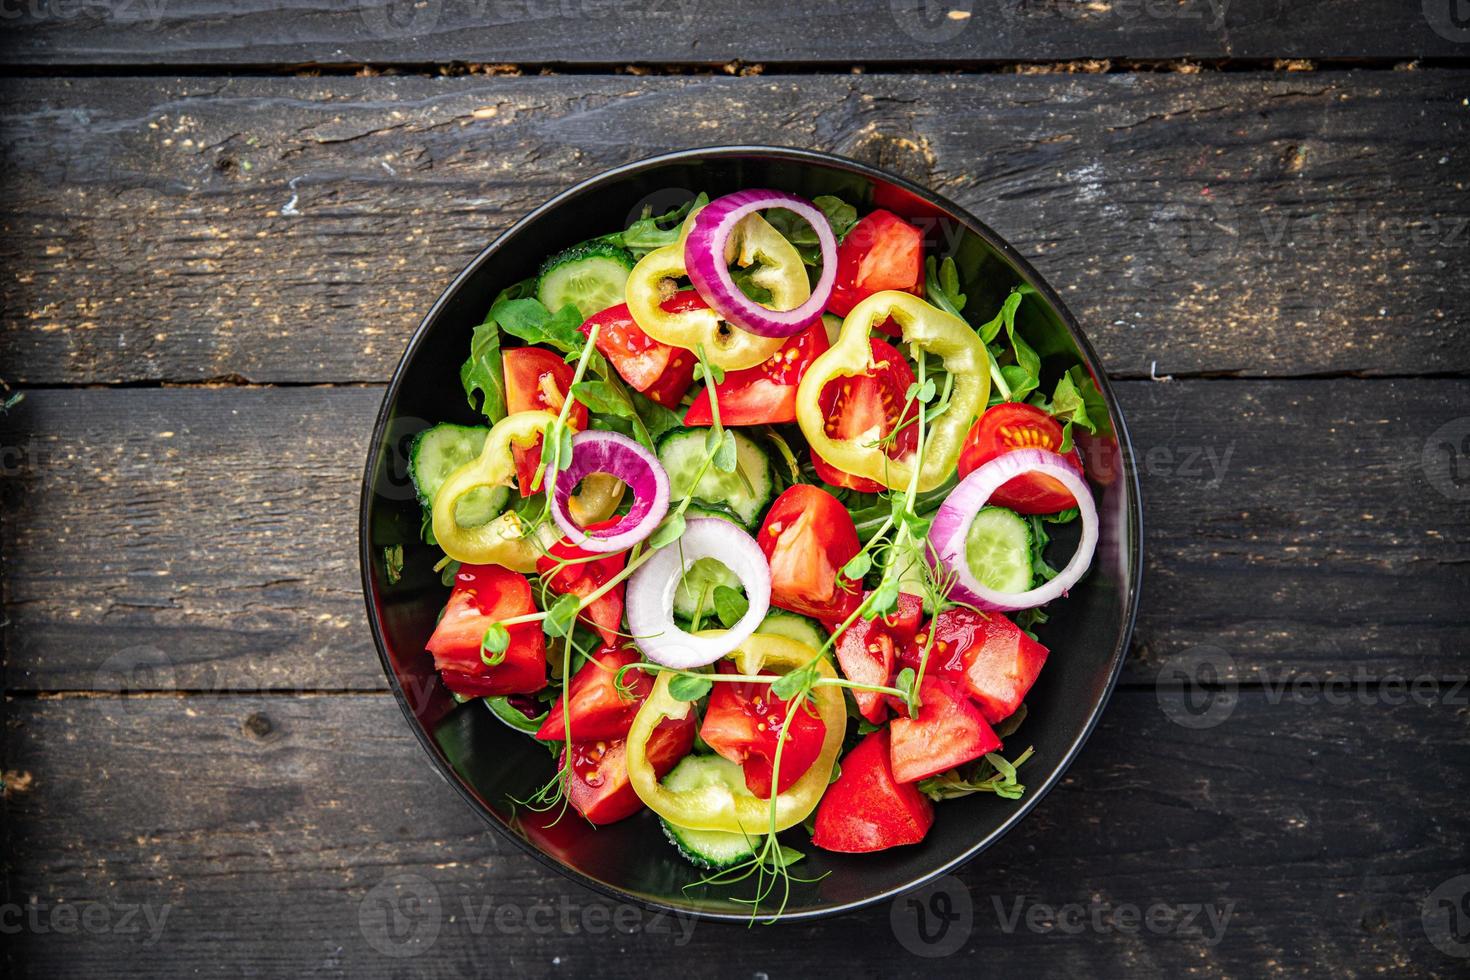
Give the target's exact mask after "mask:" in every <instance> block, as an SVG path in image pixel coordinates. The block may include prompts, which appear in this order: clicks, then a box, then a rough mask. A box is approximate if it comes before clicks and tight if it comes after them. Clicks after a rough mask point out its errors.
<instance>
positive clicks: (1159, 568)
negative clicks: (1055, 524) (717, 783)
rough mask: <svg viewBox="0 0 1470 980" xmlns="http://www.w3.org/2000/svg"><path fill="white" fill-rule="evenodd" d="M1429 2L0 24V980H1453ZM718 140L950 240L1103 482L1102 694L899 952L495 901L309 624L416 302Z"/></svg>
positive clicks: (1441, 379) (351, 625) (519, 893)
mask: <svg viewBox="0 0 1470 980" xmlns="http://www.w3.org/2000/svg"><path fill="white" fill-rule="evenodd" d="M1463 6H1464V5H1463V4H1460V5H1459V6H1458V7H1457V6H1456V5H1455V3H1454V2H1453V0H1424V2H1423V3H1422V4H1420V3H1416V2H1412V0H1318V2H1316V3H1313V4H1294V3H1289V2H1287V0H1234V2H1227V0H1208V2H1207V0H1167V2H1165V0H1130V2H1125V0H1101V2H1093V3H1081V2H1075V0H1025V2H1021V0H1002V2H998V3H987V4H979V3H971V2H968V0H949V2H948V3H931V4H928V5H926V4H925V3H924V2H923V0H893V2H891V3H890V2H886V0H851V2H845V3H837V2H815V0H809V2H807V3H790V2H767V0H760V2H751V3H744V4H735V3H728V2H723V3H717V2H709V0H619V2H612V0H473V2H463V0H421V2H418V3H416V4H411V3H408V2H400V3H398V4H396V5H394V6H390V7H386V8H385V7H383V6H381V5H379V3H378V0H361V3H360V4H358V3H353V2H351V0H338V2H334V3H327V4H294V3H292V4H288V3H280V2H277V0H239V2H224V0H96V2H89V3H65V4H63V3H61V2H59V0H57V2H51V3H46V2H45V0H35V2H29V3H24V4H21V3H16V4H9V5H7V6H6V7H5V9H4V12H3V19H4V25H3V29H4V40H3V42H0V44H3V52H4V57H3V61H4V63H5V67H4V69H3V74H4V78H3V80H0V102H3V105H0V119H3V122H0V125H3V134H0V143H3V160H4V179H3V184H0V187H3V190H0V195H3V201H0V211H3V215H0V255H3V272H0V302H3V327H0V331H3V332H0V378H3V379H4V380H5V382H7V383H8V385H9V388H10V390H11V391H12V392H14V393H17V394H21V395H23V396H24V397H23V400H22V401H20V402H19V403H18V404H16V405H14V406H13V407H12V408H11V409H10V410H9V412H8V413H7V414H6V415H5V417H4V418H3V419H0V424H3V428H4V438H3V456H0V463H3V467H4V473H5V477H4V485H5V486H4V500H5V507H4V511H3V515H4V516H3V532H4V533H3V589H4V604H5V618H6V621H7V622H6V628H5V629H4V631H3V637H4V644H5V664H4V671H5V675H4V686H5V699H4V715H5V723H4V748H3V753H4V760H3V769H4V800H5V802H4V807H5V824H4V835H5V846H4V863H5V874H6V891H5V894H4V896H3V904H0V933H4V934H6V935H5V939H4V958H5V969H4V973H5V975H6V976H15V977H20V976H45V977H53V976H65V977H72V976H89V977H90V976H123V975H126V976H135V977H148V978H158V977H173V976H192V975H224V976H307V975H310V976H343V977H353V978H367V977H390V976H391V977H400V976H402V977H407V976H444V977H449V976H488V975H506V976H510V975H514V976H519V975H523V974H530V975H542V974H554V973H562V974H564V975H568V976H585V975H592V974H594V973H596V974H612V975H619V976H629V977H634V976H636V977H644V976H650V975H658V974H660V973H664V972H667V973H669V974H671V975H677V976H685V975H689V974H691V973H693V974H698V975H701V976H704V975H719V976H725V975H730V976H739V975H745V976H757V977H761V976H783V975H796V976H801V975H811V974H814V973H818V974H820V973H850V974H856V975H862V976H879V975H881V976H888V975H895V974H911V975H924V976H929V975H934V974H943V975H977V974H980V973H982V972H983V973H995V974H997V975H1006V974H1012V975H1027V976H1029V975H1058V974H1074V975H1094V974H1096V975H1110V976H1112V975H1116V976H1153V975H1157V976H1181V975H1185V974H1191V975H1208V976H1216V975H1221V976H1223V975H1230V976H1255V975H1273V974H1283V975H1293V974H1298V973H1304V972H1307V973H1321V974H1331V975H1337V976H1342V975H1356V974H1369V973H1378V972H1393V973H1407V974H1424V975H1430V974H1437V975H1455V974H1458V975H1464V974H1465V972H1466V970H1467V969H1470V959H1467V958H1466V956H1467V954H1470V946H1467V944H1470V878H1467V877H1464V875H1465V874H1466V873H1467V872H1470V846H1467V839H1470V817H1467V808H1466V798H1467V793H1470V756H1467V753H1470V708H1467V704H1470V689H1467V687H1466V685H1465V675H1466V672H1467V668H1466V663H1467V660H1466V657H1467V644H1470V615H1467V612H1470V329H1467V325H1470V230H1467V223H1470V200H1467V193H1466V177H1465V174H1466V165H1467V160H1470V156H1467V154H1470V101H1467V97H1470V72H1467V71H1466V69H1470V21H1467V20H1466V19H1465V18H1464V16H1463V13H1462V8H1463ZM734 142H763V143H779V144H790V145H795V146H804V147H816V148H820V149H825V150H831V151H834V152H837V153H841V154H846V155H850V156H853V157H857V158H859V159H863V160H868V161H872V162H876V163H878V164H880V165H882V166H885V167H889V168H891V169H893V170H896V171H898V172H900V173H903V174H905V175H907V176H909V177H912V178H914V179H916V180H918V181H920V182H922V183H924V184H927V185H929V186H932V187H933V188H935V189H936V190H938V191H939V192H941V193H943V194H946V195H949V196H951V197H953V198H954V199H955V200H957V201H959V202H960V203H961V204H963V205H964V206H966V207H968V208H969V209H971V210H972V211H974V212H975V213H976V214H978V215H980V216H981V217H982V218H983V219H984V220H986V221H987V222H989V223H990V224H991V225H993V226H994V227H995V228H996V229H997V230H998V231H999V232H1000V233H1001V234H1003V235H1004V236H1006V237H1007V238H1009V239H1010V240H1011V241H1012V242H1013V243H1015V244H1016V245H1017V246H1018V247H1019V248H1020V249H1021V251H1022V252H1023V253H1025V254H1026V255H1028V257H1030V258H1031V259H1032V260H1033V261H1034V262H1035V263H1036V265H1037V266H1038V267H1039V268H1040V269H1041V270H1042V272H1043V273H1044V274H1045V275H1046V276H1048V277H1049V278H1050V280H1051V281H1052V282H1053V283H1054V284H1055V285H1056V286H1057V287H1058V288H1059V289H1060V290H1061V291H1062V293H1063V294H1064V295H1065V296H1066V297H1067V299H1068V301H1069V302H1070V303H1071V304H1072V306H1073V309H1074V310H1075V311H1076V312H1077V313H1078V315H1079V316H1080V318H1081V319H1082V321H1083V323H1084V325H1085V327H1086V329H1087V330H1088V331H1089V333H1090V335H1091V337H1092V339H1093V341H1094V343H1095V344H1096V346H1097V347H1098V349H1099V350H1100V351H1101V353H1102V355H1103V357H1104V359H1105V361H1106V364H1107V365H1108V368H1109V370H1110V371H1111V372H1112V375H1113V377H1114V378H1115V379H1117V381H1118V385H1117V387H1118V391H1119V396H1120V398H1121V399H1122V400H1123V403H1124V408H1125V410H1126V412H1127V413H1128V417H1129V420H1130V422H1131V424H1132V428H1133V432H1134V436H1135V440H1136V443H1137V447H1138V455H1139V464H1140V468H1141V470H1142V472H1143V486H1144V493H1145V505H1146V524H1147V542H1146V547H1147V566H1148V570H1147V575H1146V578H1145V593H1146V597H1145V604H1144V607H1143V610H1142V612H1141V615H1140V618H1139V625H1138V632H1137V637H1136V642H1135V647H1134V651H1133V655H1132V657H1131V659H1130V662H1129V664H1128V666H1127V669H1126V674H1125V677H1124V681H1123V684H1122V685H1121V687H1120V689H1119V691H1118V693H1117V695H1116V696H1115V697H1114V698H1113V701H1112V704H1111V706H1110V707H1109V709H1108V711H1107V714H1106V716H1105V718H1104V719H1103V722H1102V725H1101V727H1100V729H1099V731H1098V732H1097V734H1096V736H1095V737H1094V738H1093V740H1092V742H1091V743H1090V744H1089V745H1088V747H1087V749H1086V751H1085V752H1084V754H1083V755H1082V757H1081V760H1080V761H1079V762H1078V763H1077V765H1076V766H1074V767H1073V769H1072V771H1071V773H1070V775H1069V776H1068V777H1067V779H1066V781H1065V783H1064V784H1063V785H1062V786H1061V788H1060V789H1058V790H1057V791H1056V792H1055V793H1053V794H1052V795H1051V796H1050V797H1049V798H1047V799H1046V800H1045V801H1044V802H1043V803H1042V804H1041V806H1040V807H1039V808H1038V809H1037V811H1036V812H1035V814H1034V815H1033V816H1032V817H1031V818H1030V819H1029V820H1027V821H1026V822H1025V823H1024V824H1023V825H1022V826H1021V827H1020V828H1019V829H1018V830H1017V831H1016V832H1014V833H1012V834H1011V835H1010V836H1009V837H1008V838H1006V839H1005V840H1004V841H1003V842H1001V844H1000V845H998V846H997V847H995V848H994V849H992V850H991V851H989V852H988V853H986V854H985V855H984V857H983V858H981V859H980V860H978V861H976V862H975V863H974V864H973V865H972V866H970V867H969V868H967V869H966V870H965V871H964V872H963V873H962V874H961V875H960V876H959V881H958V882H956V881H951V882H947V883H946V884H945V885H944V886H943V889H942V890H941V892H940V893H932V894H928V895H925V896H921V898H922V900H923V902H924V903H925V904H924V905H923V908H925V910H926V911H927V913H928V918H927V919H926V920H925V922H924V923H923V924H922V925H923V928H924V931H923V932H922V933H921V932H920V923H919V922H918V920H917V918H916V913H915V911H914V907H913V906H910V905H907V904H905V903H900V904H899V905H897V906H895V907H894V908H888V907H881V908H875V909H872V910H869V911H868V912H865V913H862V914H858V915H853V916H849V917H846V918H843V919H839V920H835V921H827V922H822V923H819V924H812V925H802V926H799V927H775V928H754V929H744V928H740V927H730V926H721V925H714V924H699V925H697V926H696V925H694V924H692V923H688V922H679V921H673V920H659V919H655V917H653V916H652V915H650V914H643V913H640V912H637V911H634V910H628V909H618V908H615V907H612V906H610V905H609V904H608V903H606V902H604V901H602V900H601V899H599V898H597V897H595V896H594V895H592V894H591V893H588V892H585V891H583V890H581V889H579V888H578V887H576V886H573V885H571V884H569V883H567V882H566V881H563V880H562V879H561V878H559V877H556V876H554V875H552V874H550V873H549V872H547V871H546V870H545V869H544V868H542V867H541V866H540V865H539V864H537V863H535V862H534V861H532V860H531V859H529V858H528V857H526V856H524V855H522V854H521V853H520V852H519V851H517V850H516V849H515V848H513V847H511V846H509V845H508V844H506V843H504V842H502V841H501V840H500V839H499V838H498V837H497V836H495V835H494V834H492V833H491V832H490V831H488V830H487V828H486V827H484V826H483V825H482V824H481V823H480V822H479V820H478V818H477V817H476V816H475V815H474V814H473V813H472V812H471V811H470V810H469V809H467V808H466V807H465V806H464V805H463V804H462V803H461V801H460V800H459V799H457V798H456V796H455V794H454V792H453V791H452V790H451V789H450V788H449V787H448V786H446V785H444V784H443V782H442V781H441V780H440V779H439V778H438V777H437V776H436V775H435V774H434V772H433V770H432V769H431V768H430V766H429V765H428V763H427V760H426V759H425V757H424V755H423V753H422V750H421V749H420V748H419V747H418V745H417V744H415V742H414V740H413V738H412V737H411V735H410V734H409V730H408V727H407V725H406V724H405V723H404V721H403V718H402V717H401V716H400V713H399V710H398V708H397V706H396V705H395V704H394V702H393V700H392V698H391V697H390V696H389V695H388V694H387V692H386V690H385V683H384V678H383V676H382V674H381V672H380V670H379V667H378V662H377V658H376V657H375V656H374V654H373V651H372V649H371V643H370V640H369V637H368V632H367V628H366V625H365V622H364V616H363V610H362V606H361V598H360V595H359V589H358V573H357V559H356V536H355V535H356V529H355V521H356V513H357V508H356V502H357V494H358V480H359V473H360V469H361V464H362V461H363V459H364V454H365V451H366V440H367V436H368V430H369V420H370V418H371V416H372V414H373V412H374V410H375V409H376V407H377V405H378V402H379V399H380V397H381V395H382V385H383V383H384V382H385V380H386V379H387V378H388V376H389V373H390V372H391V370H392V368H393V366H394V364H395V363H396V361H397V358H398V356H399V354H400V352H401V350H402V347H403V344H404V341H405V339H406V337H407V335H408V333H409V331H410V330H411V329H412V328H413V326H414V325H415V324H416V322H417V321H418V319H419V317H420V316H421V315H422V313H423V312H424V311H425V310H426V309H427V307H428V305H429V303H430V302H431V301H432V299H433V298H434V297H435V296H436V295H437V293H438V292H439V290H440V289H441V288H442V287H443V285H444V284H445V283H446V282H447V281H448V280H449V278H450V277H451V276H452V275H453V274H454V272H456V271H457V270H458V269H459V268H460V267H461V265H462V264H463V263H464V262H465V261H467V260H468V259H469V258H470V257H471V256H472V255H473V254H474V253H475V252H476V251H478V250H479V249H480V248H481V247H482V246H483V245H484V244H485V243H486V242H487V241H488V240H489V239H490V238H492V237H493V236H494V235H495V234H496V233H497V232H498V231H500V230H501V229H502V228H504V227H505V226H506V225H508V224H509V223H510V222H511V221H513V220H514V219H515V218H516V217H518V216H519V215H520V214H522V213H524V212H525V211H527V210H528V209H530V208H531V207H533V206H534V205H536V204H537V203H538V202H539V201H541V200H542V199H544V198H545V197H547V196H548V195H550V194H551V193H553V192H555V191H557V190H560V189H562V188H564V187H566V186H567V185H569V184H570V183H572V182H574V181H576V180H577V179H579V178H582V177H586V176H589V175H591V174H594V173H596V172H598V171H600V170H602V169H604V168H606V167H609V166H613V165H615V164H620V163H624V162H627V161H630V160H634V159H637V158H640V157H643V156H647V155H650V154H653V153H656V152H659V151H663V150H668V149H674V148H679V147H684V146H689V145H700V144H715V143H734ZM936 954H948V955H942V956H941V955H936Z"/></svg>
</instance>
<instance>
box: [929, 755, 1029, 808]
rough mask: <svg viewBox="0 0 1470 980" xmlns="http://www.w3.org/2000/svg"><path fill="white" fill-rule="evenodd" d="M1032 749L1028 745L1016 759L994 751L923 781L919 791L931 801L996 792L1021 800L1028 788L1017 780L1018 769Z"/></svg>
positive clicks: (1011, 798)
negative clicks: (1011, 760) (1010, 758)
mask: <svg viewBox="0 0 1470 980" xmlns="http://www.w3.org/2000/svg"><path fill="white" fill-rule="evenodd" d="M1032 751H1033V750H1032V749H1029V748H1028V749H1027V750H1026V751H1025V752H1022V753H1021V754H1020V755H1019V756H1017V757H1016V761H1015V762H1009V761H1007V760H1006V758H1005V756H1002V755H1000V754H999V753H996V752H991V753H990V754H988V755H986V756H985V758H984V760H982V761H981V762H980V763H979V764H978V765H975V766H971V767H961V769H952V770H950V771H949V772H943V773H940V774H939V775H937V776H931V777H929V778H928V779H921V780H919V784H918V785H919V792H921V793H923V794H924V795H925V796H927V797H929V798H930V799H931V800H952V799H956V798H958V797H961V796H969V795H970V794H971V793H994V794H995V795H997V796H1000V797H1002V798H1004V799H1007V800H1019V799H1020V798H1021V796H1022V795H1023V794H1024V793H1025V792H1026V787H1025V786H1022V785H1021V784H1020V783H1019V782H1017V781H1016V769H1017V767H1019V766H1020V765H1021V764H1022V763H1023V762H1025V761H1026V760H1027V759H1029V758H1031V755H1032ZM967 770H968V772H969V774H968V775H966V771H967Z"/></svg>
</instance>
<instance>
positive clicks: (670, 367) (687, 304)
mask: <svg viewBox="0 0 1470 980" xmlns="http://www.w3.org/2000/svg"><path fill="white" fill-rule="evenodd" d="M661 305H662V306H663V308H664V310H665V311H666V312H668V313H683V312H684V311H686V310H701V309H704V308H705V306H706V305H707V304H706V303H705V301H704V300H702V299H700V298H699V294H698V293H696V292H695V291H694V290H692V289H686V290H684V291H683V292H680V293H676V294H674V296H673V297H672V298H671V299H668V300H665V301H664V302H663V303H662V304H661ZM593 324H596V325H597V327H598V329H597V350H598V351H599V352H600V353H601V354H602V356H603V357H606V358H607V359H608V360H609V361H611V362H612V366H613V369H614V370H615V371H617V372H618V375H619V376H620V377H622V379H623V380H624V381H626V382H628V384H630V385H632V386H633V388H635V389H636V390H638V391H640V392H642V393H643V394H644V395H646V396H647V397H648V398H649V399H651V400H653V401H655V402H658V403H659V404H660V405H662V406H664V407H665V408H675V407H677V406H678V404H679V402H680V400H681V399H683V397H684V392H686V391H688V390H689V386H690V385H691V384H692V383H693V382H694V355H693V354H691V353H690V352H689V351H687V350H685V349H684V348H682V347H673V346H670V345H669V344H665V343H661V342H659V341H657V340H654V339H653V338H652V337H650V336H648V334H646V333H644V332H643V328H641V327H639V326H638V324H637V323H636V322H635V321H634V320H633V314H632V313H630V312H628V304H626V303H619V304H618V305H617V306H610V307H608V308H607V309H605V310H603V311H602V312H601V313H598V314H596V315H595V316H592V317H589V318H588V319H587V322H586V323H584V324H582V333H583V334H588V335H590V334H591V332H592V325H593Z"/></svg>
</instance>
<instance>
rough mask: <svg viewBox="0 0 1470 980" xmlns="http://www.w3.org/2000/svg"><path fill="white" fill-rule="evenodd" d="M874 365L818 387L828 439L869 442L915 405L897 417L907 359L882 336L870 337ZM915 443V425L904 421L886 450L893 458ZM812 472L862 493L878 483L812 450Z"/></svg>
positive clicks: (908, 380)
mask: <svg viewBox="0 0 1470 980" xmlns="http://www.w3.org/2000/svg"><path fill="white" fill-rule="evenodd" d="M869 344H870V345H871V347H872V351H873V366H872V368H871V369H870V370H869V371H868V373H866V374H860V375H855V376H853V377H849V378H839V379H837V380H836V381H832V382H829V383H828V384H827V387H826V388H824V389H823V390H822V396H821V405H822V414H823V415H824V416H826V419H827V435H828V436H830V437H832V438H833V439H843V440H862V441H874V440H877V439H879V438H881V437H883V436H886V435H888V434H889V433H890V432H892V431H893V430H894V429H896V428H897V427H898V426H899V424H900V422H902V421H903V420H905V419H912V418H913V417H914V415H915V410H914V409H913V408H910V410H909V412H908V414H907V415H903V416H902V417H900V413H902V412H903V410H904V406H905V404H907V400H908V393H909V388H910V386H912V385H913V383H914V372H913V369H912V368H910V367H909V362H908V359H907V358H905V357H904V356H903V355H902V354H901V353H899V351H898V349H897V348H896V347H894V346H893V345H892V344H890V343H888V342H887V341H884V340H876V339H873V340H870V341H869ZM918 444H919V430H918V427H917V426H915V425H913V424H909V425H906V426H904V429H903V431H902V432H900V433H899V434H898V437H897V438H896V439H894V440H893V443H892V444H891V445H890V446H889V448H888V455H889V457H890V458H892V459H898V458H900V457H902V456H905V455H907V454H908V453H911V452H913V451H914V449H915V448H916V447H917V446H918ZM812 464H813V466H814V467H815V468H816V471H817V476H818V477H820V478H821V479H822V480H823V481H824V482H826V483H830V484H832V485H833V486H834V487H847V488H849V489H852V490H858V491H861V492H862V493H877V492H878V491H880V490H882V489H883V485H882V484H881V483H879V482H877V481H876V480H869V479H867V478H865V477H860V476H853V475H851V474H849V473H846V472H844V471H842V470H840V469H838V468H837V467H835V466H833V465H832V464H831V463H829V462H827V461H826V460H825V459H823V458H822V457H820V456H818V455H817V454H815V453H813V454H812Z"/></svg>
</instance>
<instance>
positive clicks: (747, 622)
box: [623, 517, 771, 670]
mask: <svg viewBox="0 0 1470 980" xmlns="http://www.w3.org/2000/svg"><path fill="white" fill-rule="evenodd" d="M701 558H714V559H715V560H717V561H721V562H724V563H725V565H726V566H727V567H729V569H730V570H731V571H732V572H734V573H735V575H736V577H737V578H739V579H740V583H741V584H742V585H744V586H745V598H746V599H747V600H749V602H750V608H749V609H748V610H746V612H745V615H744V616H741V617H740V621H739V622H738V623H736V624H735V625H734V626H732V627H731V628H730V629H728V630H726V631H725V632H723V633H721V634H720V635H718V636H695V635H693V634H692V633H686V632H684V631H683V630H681V629H680V628H679V627H678V626H677V625H676V624H675V623H674V590H675V589H676V588H678V587H679V583H680V582H681V581H682V580H683V578H684V573H685V572H687V571H688V570H689V566H690V565H692V564H694V563H695V562H696V561H698V560H699V559H701ZM770 608H771V566H770V565H768V564H767V563H766V556H765V554H764V553H763V552H762V551H761V549H760V545H758V544H756V543H755V539H754V538H752V537H751V536H750V535H748V534H746V533H745V532H744V531H742V530H741V529H740V528H738V527H736V526H735V525H734V524H731V523H730V522H729V521H722V520H720V519H719V518H718V517H697V518H695V519H694V520H692V521H689V522H688V523H687V524H686V525H685V526H684V536H683V537H682V538H680V539H679V542H678V543H677V544H670V545H668V546H666V547H664V548H662V549H660V550H659V551H658V552H656V553H655V554H654V556H653V557H652V558H650V559H649V560H648V563H647V564H646V565H644V566H643V567H642V568H640V569H638V571H636V572H634V573H633V574H632V575H631V576H629V578H628V588H627V591H626V592H625V594H624V606H623V609H624V612H625V613H626V615H627V617H628V631H629V632H630V633H632V634H633V636H634V642H636V643H637V644H638V649H640V650H642V651H643V653H644V655H645V656H646V657H648V659H649V660H652V661H653V662H654V663H656V664H663V665H664V666H665V667H673V668H675V669H676V670H689V669H691V668H694V667H703V666H704V665H705V664H712V663H714V662H715V661H716V660H719V659H720V658H721V657H723V656H725V654H727V653H729V652H730V651H732V650H734V649H735V648H736V647H738V646H740V644H742V643H744V642H745V641H746V640H748V639H749V638H750V636H751V634H752V633H754V632H755V628H756V627H757V626H759V625H760V622H761V620H763V619H765V618H766V613H767V612H768V611H769V610H770Z"/></svg>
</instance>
